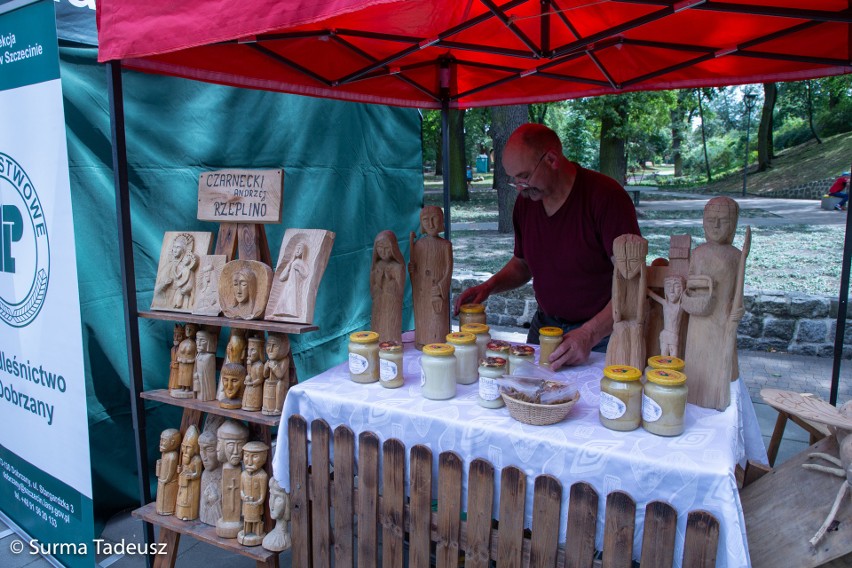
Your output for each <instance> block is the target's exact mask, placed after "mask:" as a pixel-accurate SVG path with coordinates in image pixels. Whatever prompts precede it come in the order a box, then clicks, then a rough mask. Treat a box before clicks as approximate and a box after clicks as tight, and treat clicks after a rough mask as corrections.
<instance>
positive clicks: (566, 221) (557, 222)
mask: <svg viewBox="0 0 852 568" xmlns="http://www.w3.org/2000/svg"><path fill="white" fill-rule="evenodd" d="M503 168H504V169H505V170H506V173H507V174H508V175H509V176H511V177H512V178H514V181H515V183H514V184H513V185H514V186H515V188H516V189H517V190H518V192H519V196H518V199H517V200H516V201H515V209H514V212H513V215H512V220H513V223H514V226H515V250H514V256H512V258H511V259H510V260H509V262H507V263H506V266H504V267H503V268H502V269H501V270H500V271H499V272H498V273H497V274H495V275H494V276H492V277H491V278H489V279H488V280H487V281H485V282H483V283H482V284H479V285H478V286H473V287H472V288H468V289H467V290H465V291H463V292H462V293H461V294H460V295H459V296H458V297H457V298H456V302H455V306H456V311H458V307H459V306H460V305H461V304H462V303H468V302H473V303H481V302H484V301H485V299H486V298H488V296H490V295H491V294H495V293H499V292H505V291H507V290H512V289H514V288H518V287H520V286H522V285H523V284H525V283H526V282H528V281H529V280H530V278H532V280H533V290H534V291H535V297H536V300H537V301H538V305H539V309H538V311H537V312H536V314H535V316H534V317H533V320H532V322H531V324H530V332H529V335H528V337H527V341H528V342H530V343H538V330H539V328H540V327H543V326H556V327H561V328H562V330H563V332H564V335H563V338H562V343H561V344H560V345H559V347H557V348H556V350H555V351H554V352H553V355H551V356H550V361H551V367H552V368H553V369H558V368H559V367H562V366H563V365H576V364H579V363H583V362H585V361H586V360H587V359H588V358H589V353H590V352H591V351H592V349H593V348H594V350H595V351H602V352H605V351H606V343H607V340H608V338H609V334H610V333H611V332H612V308H611V306H610V299H611V296H612V271H613V263H612V256H613V251H612V242H613V240H614V239H615V238H616V237H618V236H619V235H622V234H625V233H632V234H637V235H638V234H640V233H639V224H638V222H637V220H636V210H635V209H634V207H633V203H632V201H631V200H630V197H629V196H628V195H627V192H626V191H624V189H623V188H622V187H621V186H620V185H619V184H618V182H616V181H615V180H613V179H612V178H609V177H607V176H605V175H603V174H600V173H597V172H594V171H591V170H587V169H585V168H583V167H581V166H579V165H578V164H576V163H574V162H571V161H569V160H568V159H567V158H565V156H563V155H562V142H561V141H560V140H559V137H558V136H557V135H556V133H555V132H553V131H552V130H550V129H549V128H547V127H546V126H542V125H540V124H525V125H523V126H521V127H519V128H518V129H517V130H515V132H514V133H512V136H510V137H509V142H508V143H507V144H506V148H505V150H504V151H503Z"/></svg>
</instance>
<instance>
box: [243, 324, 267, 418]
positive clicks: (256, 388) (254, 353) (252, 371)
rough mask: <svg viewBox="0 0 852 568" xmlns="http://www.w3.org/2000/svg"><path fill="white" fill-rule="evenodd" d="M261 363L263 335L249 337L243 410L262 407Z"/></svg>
mask: <svg viewBox="0 0 852 568" xmlns="http://www.w3.org/2000/svg"><path fill="white" fill-rule="evenodd" d="M261 335H262V333H261ZM263 365H264V361H263V337H249V340H248V361H247V362H246V371H247V374H246V381H245V389H244V390H243V410H248V411H251V412H254V411H258V410H260V409H261V408H262V407H263Z"/></svg>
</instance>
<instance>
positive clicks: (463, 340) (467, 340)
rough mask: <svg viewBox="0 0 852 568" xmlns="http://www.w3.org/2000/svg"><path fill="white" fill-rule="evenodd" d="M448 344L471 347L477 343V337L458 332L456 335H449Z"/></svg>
mask: <svg viewBox="0 0 852 568" xmlns="http://www.w3.org/2000/svg"><path fill="white" fill-rule="evenodd" d="M447 343H453V344H455V345H470V344H472V343H476V336H475V335H474V334H472V333H465V332H463V331H456V332H454V333H448V334H447Z"/></svg>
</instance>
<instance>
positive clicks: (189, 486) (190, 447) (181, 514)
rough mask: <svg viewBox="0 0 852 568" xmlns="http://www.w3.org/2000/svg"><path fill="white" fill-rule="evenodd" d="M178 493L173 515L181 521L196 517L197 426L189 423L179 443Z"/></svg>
mask: <svg viewBox="0 0 852 568" xmlns="http://www.w3.org/2000/svg"><path fill="white" fill-rule="evenodd" d="M180 456H181V461H180V466H178V493H177V508H176V509H175V516H176V517H177V518H179V519H181V520H183V521H193V520H195V519H197V518H198V507H199V504H200V498H201V456H199V455H198V428H196V427H195V425H192V424H191V425H190V426H189V427H188V428H187V429H186V434H185V435H184V437H183V442H182V443H181V445H180Z"/></svg>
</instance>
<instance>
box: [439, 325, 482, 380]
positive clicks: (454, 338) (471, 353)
mask: <svg viewBox="0 0 852 568" xmlns="http://www.w3.org/2000/svg"><path fill="white" fill-rule="evenodd" d="M447 343H448V344H449V345H452V346H453V347H454V348H455V350H456V352H455V357H456V382H458V384H460V385H471V384H473V383H475V382H476V380H477V379H478V378H479V375H478V373H477V368H478V367H479V364H478V363H479V357H477V355H478V352H477V350H476V336H475V335H473V334H472V333H465V332H463V331H456V332H454V333H450V334H448V335H447Z"/></svg>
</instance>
